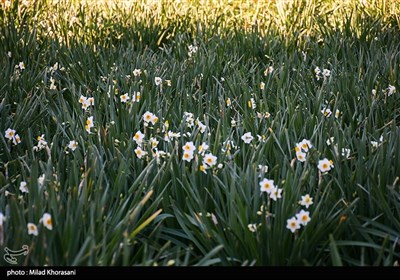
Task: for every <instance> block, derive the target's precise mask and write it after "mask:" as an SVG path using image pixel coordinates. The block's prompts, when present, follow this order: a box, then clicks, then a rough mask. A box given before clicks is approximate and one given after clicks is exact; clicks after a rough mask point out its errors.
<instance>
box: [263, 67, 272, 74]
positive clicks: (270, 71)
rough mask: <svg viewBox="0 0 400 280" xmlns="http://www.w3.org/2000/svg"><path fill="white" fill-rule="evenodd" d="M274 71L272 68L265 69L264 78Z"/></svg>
mask: <svg viewBox="0 0 400 280" xmlns="http://www.w3.org/2000/svg"><path fill="white" fill-rule="evenodd" d="M273 71H274V67H273V66H269V67H268V68H267V69H265V70H264V76H267V75H268V74H271V73H272V72H273Z"/></svg>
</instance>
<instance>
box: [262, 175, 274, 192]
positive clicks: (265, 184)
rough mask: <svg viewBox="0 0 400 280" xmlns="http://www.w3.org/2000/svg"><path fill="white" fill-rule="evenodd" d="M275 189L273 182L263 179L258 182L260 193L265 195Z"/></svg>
mask: <svg viewBox="0 0 400 280" xmlns="http://www.w3.org/2000/svg"><path fill="white" fill-rule="evenodd" d="M274 188H275V184H274V180H268V179H267V178H264V179H263V180H262V181H261V182H260V191H261V192H266V193H268V194H269V193H271V192H272V190H273V189H274Z"/></svg>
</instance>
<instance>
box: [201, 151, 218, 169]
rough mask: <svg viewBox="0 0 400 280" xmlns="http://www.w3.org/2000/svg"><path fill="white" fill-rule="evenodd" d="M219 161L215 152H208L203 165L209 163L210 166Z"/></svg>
mask: <svg viewBox="0 0 400 280" xmlns="http://www.w3.org/2000/svg"><path fill="white" fill-rule="evenodd" d="M216 163H217V157H216V156H214V155H213V154H207V155H205V156H204V159H203V165H208V166H209V167H213V166H214V165H215V164H216Z"/></svg>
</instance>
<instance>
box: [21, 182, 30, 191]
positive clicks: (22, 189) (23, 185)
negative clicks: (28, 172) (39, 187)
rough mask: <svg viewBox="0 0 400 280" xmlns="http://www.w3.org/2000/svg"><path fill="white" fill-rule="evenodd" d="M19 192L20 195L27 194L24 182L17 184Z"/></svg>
mask: <svg viewBox="0 0 400 280" xmlns="http://www.w3.org/2000/svg"><path fill="white" fill-rule="evenodd" d="M19 190H20V191H21V192H22V193H29V190H28V187H27V186H26V182H25V181H21V183H19Z"/></svg>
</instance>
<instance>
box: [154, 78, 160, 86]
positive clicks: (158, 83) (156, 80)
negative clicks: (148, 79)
mask: <svg viewBox="0 0 400 280" xmlns="http://www.w3.org/2000/svg"><path fill="white" fill-rule="evenodd" d="M154 83H155V84H156V86H159V85H161V83H162V79H161V78H160V77H155V78H154Z"/></svg>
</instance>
